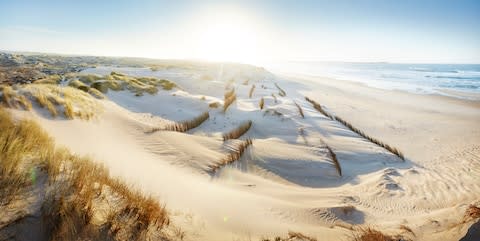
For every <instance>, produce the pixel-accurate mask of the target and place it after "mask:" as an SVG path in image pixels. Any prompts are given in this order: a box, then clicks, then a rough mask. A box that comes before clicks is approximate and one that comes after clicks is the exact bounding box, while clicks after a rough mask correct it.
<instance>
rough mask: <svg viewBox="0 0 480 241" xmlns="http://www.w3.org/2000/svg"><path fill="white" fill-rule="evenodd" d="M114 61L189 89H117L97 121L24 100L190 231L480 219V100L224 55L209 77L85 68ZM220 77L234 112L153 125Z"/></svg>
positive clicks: (462, 227)
mask: <svg viewBox="0 0 480 241" xmlns="http://www.w3.org/2000/svg"><path fill="white" fill-rule="evenodd" d="M111 71H116V72H121V73H124V74H128V75H133V76H135V75H138V76H156V77H162V78H168V79H170V80H173V81H174V82H175V83H177V84H178V85H179V86H180V87H181V89H177V90H173V92H172V91H171V92H165V91H160V92H158V93H157V94H155V95H147V96H142V97H135V96H134V95H132V94H131V93H127V92H125V91H123V92H114V91H110V92H108V93H107V97H108V100H102V101H101V103H102V106H103V111H102V114H99V115H98V117H97V118H95V119H93V120H91V121H82V120H70V121H65V120H57V119H51V118H44V117H42V116H41V115H39V114H34V113H31V112H23V111H15V113H16V115H20V116H22V117H28V118H34V119H35V120H36V121H38V122H39V123H40V125H41V126H42V127H43V128H44V129H45V130H47V132H48V133H49V134H50V135H52V136H53V137H54V139H55V140H56V141H57V144H58V145H64V146H66V147H67V148H69V149H70V150H72V151H73V152H74V153H77V154H80V155H87V156H90V157H92V158H93V159H94V160H97V161H98V162H100V163H102V164H104V165H106V167H107V168H108V169H109V170H110V173H111V175H113V176H117V177H120V178H121V179H122V180H124V181H125V182H127V183H128V184H131V185H133V186H134V187H137V188H140V189H141V190H142V191H144V192H145V193H147V194H149V195H153V196H154V197H156V198H158V199H159V200H161V201H162V202H164V203H165V204H166V207H167V209H168V210H169V213H170V214H171V216H172V222H173V224H175V225H176V226H178V227H180V228H181V229H182V230H184V232H185V233H186V240H219V241H220V240H245V239H248V238H254V239H258V238H261V237H274V236H278V235H285V234H286V233H287V232H288V231H296V232H301V233H304V234H305V235H308V236H311V237H317V238H319V239H321V240H338V239H341V238H348V237H349V235H351V233H352V229H355V226H358V225H364V226H369V227H375V228H376V229H379V230H382V232H386V233H389V234H401V235H403V236H405V237H409V238H411V239H414V240H438V239H439V238H441V239H442V240H458V239H459V238H461V237H463V236H464V235H465V233H466V232H467V229H468V228H469V226H470V225H471V223H462V220H463V217H464V213H465V210H466V208H467V207H468V206H469V205H470V204H472V203H475V202H478V201H479V198H480V197H479V195H478V193H480V176H479V175H478V173H480V146H479V144H478V143H480V126H479V125H478V122H479V120H480V102H478V101H472V100H465V99H458V98H452V97H446V96H440V95H426V94H413V93H408V92H403V91H396V90H383V89H377V88H372V87H368V86H366V85H363V84H359V83H355V82H350V81H342V80H336V79H331V78H321V77H305V76H303V77H299V76H291V75H281V74H280V75H275V73H268V72H265V71H263V70H259V69H255V68H253V69H252V68H250V67H245V69H243V70H241V71H238V69H236V68H232V69H231V70H229V69H227V68H224V69H223V75H224V77H223V78H218V77H214V76H216V75H215V73H217V71H218V69H217V68H213V69H212V68H210V69H208V68H207V70H201V71H198V70H184V69H175V68H173V69H167V70H161V71H157V72H155V71H151V70H150V69H145V68H114V67H98V68H95V69H87V70H86V71H84V73H95V74H106V73H110V72H111ZM206 75H207V76H210V77H205V76H206ZM246 80H248V81H246ZM229 81H231V83H227V82H229ZM245 81H246V82H248V84H245ZM253 84H255V86H256V87H255V90H254V92H253V94H252V97H251V98H250V97H249V95H248V94H249V90H250V89H251V88H252V87H251V86H252V85H253ZM225 85H231V86H232V87H233V88H234V89H235V93H236V101H235V102H233V104H232V106H231V107H228V109H227V110H226V111H222V110H221V109H211V108H210V110H209V112H210V117H209V119H208V120H206V121H205V122H204V123H202V124H201V125H200V126H199V127H196V128H194V129H191V130H189V131H187V132H185V133H181V132H172V131H157V132H153V133H151V132H149V131H148V130H150V129H151V128H152V127H155V126H164V125H166V124H168V123H171V122H172V121H181V120H186V119H191V118H193V117H195V116H197V115H198V114H200V113H201V112H202V111H204V110H208V109H209V107H208V104H209V103H210V102H214V101H218V102H220V103H221V102H222V101H223V100H222V99H223V98H224V97H223V94H224V90H223V88H224V86H225ZM277 86H278V87H280V89H281V90H280V89H279V88H278V87H277ZM282 91H283V92H284V96H282V94H281V93H282ZM272 94H273V95H275V97H273V96H272ZM305 97H308V98H310V99H311V100H314V101H315V102H317V103H319V104H320V105H321V106H322V108H323V109H324V110H325V111H326V112H328V113H329V114H331V115H334V116H336V117H341V118H342V119H343V120H346V121H348V122H349V123H351V124H352V125H353V126H355V127H356V128H358V129H360V130H362V131H363V132H364V134H365V135H368V136H371V137H374V138H376V139H378V140H381V141H382V142H383V143H386V144H388V145H389V146H392V147H395V148H397V149H398V150H400V151H401V152H402V153H403V156H404V160H403V159H401V158H399V156H397V155H395V154H392V153H391V152H390V151H388V150H387V149H385V148H383V147H381V146H379V145H377V144H375V143H372V142H371V141H369V140H367V139H366V138H365V137H362V136H361V135H359V134H357V133H355V132H353V131H352V130H351V129H349V128H348V127H346V126H345V125H343V124H342V123H340V122H339V121H337V120H335V119H331V118H329V117H326V116H325V115H323V114H322V113H320V112H319V111H318V110H317V109H315V108H314V106H312V104H311V103H310V102H308V101H306V100H305ZM261 98H263V99H264V103H265V107H264V109H263V110H261V109H259V107H258V102H259V100H260V99H261ZM295 103H297V104H298V106H300V108H301V109H302V112H303V115H304V117H303V118H302V116H301V115H300V114H299V109H298V108H297V106H296V105H295ZM246 120H251V121H252V123H253V124H252V127H251V128H250V130H248V131H247V133H245V134H244V135H243V136H242V137H240V138H239V139H238V140H228V141H224V140H222V138H221V135H222V133H225V132H226V131H228V130H231V129H233V128H235V127H236V126H238V125H239V124H241V123H243V122H244V121H246ZM246 138H251V139H252V140H253V144H252V146H251V147H248V149H247V151H246V153H244V154H243V155H242V157H241V159H239V160H238V161H235V162H234V163H232V164H229V165H225V166H221V167H220V168H219V169H217V170H216V171H215V172H214V173H213V174H212V172H211V169H209V168H210V166H211V165H212V164H214V163H215V162H216V161H217V160H219V159H221V158H222V156H224V155H225V153H228V152H229V151H231V150H234V149H235V146H236V145H237V144H238V143H240V141H242V140H245V139H246ZM327 147H328V148H327ZM329 150H330V151H332V152H333V153H334V154H335V155H336V158H337V159H338V162H339V165H340V167H341V172H339V170H338V168H336V167H335V165H333V163H332V160H331V158H332V154H331V152H330V151H329Z"/></svg>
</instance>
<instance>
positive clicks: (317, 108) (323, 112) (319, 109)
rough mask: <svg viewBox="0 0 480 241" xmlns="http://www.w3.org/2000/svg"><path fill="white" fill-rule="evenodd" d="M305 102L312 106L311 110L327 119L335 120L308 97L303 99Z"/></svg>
mask: <svg viewBox="0 0 480 241" xmlns="http://www.w3.org/2000/svg"><path fill="white" fill-rule="evenodd" d="M305 100H306V101H308V102H310V104H312V105H313V108H315V109H316V110H317V111H318V112H320V113H322V114H323V115H324V116H326V117H328V118H330V119H332V120H335V118H334V116H333V115H330V114H329V113H328V112H327V111H325V110H324V109H323V108H322V106H321V105H320V104H319V103H317V102H316V101H314V100H312V99H310V98H308V97H305Z"/></svg>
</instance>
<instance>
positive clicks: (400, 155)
mask: <svg viewBox="0 0 480 241" xmlns="http://www.w3.org/2000/svg"><path fill="white" fill-rule="evenodd" d="M305 99H306V100H307V101H308V102H310V103H311V104H312V105H313V107H314V108H315V109H316V110H318V111H319V112H320V113H322V114H323V115H325V116H327V117H328V118H330V119H332V120H335V121H338V122H340V123H341V124H342V125H344V126H345V127H347V128H348V129H350V130H351V131H353V132H355V133H357V134H358V135H359V136H361V137H363V138H365V139H367V140H369V141H370V142H372V143H374V144H376V145H378V146H380V147H383V148H384V149H386V150H387V151H389V152H390V153H392V154H394V155H396V156H397V157H398V158H400V159H402V160H405V156H404V155H403V153H402V152H401V151H400V150H398V149H397V148H395V147H392V146H390V145H388V144H386V143H384V142H382V141H380V140H379V139H377V138H374V137H372V136H369V135H367V134H366V133H365V132H363V131H362V130H360V129H358V128H356V127H355V126H353V125H352V124H351V123H350V122H348V121H346V120H344V119H343V118H341V117H339V116H334V115H332V114H330V113H328V112H326V111H325V110H324V109H323V108H322V106H321V105H320V104H318V103H317V102H315V101H314V100H312V99H310V98H308V97H305Z"/></svg>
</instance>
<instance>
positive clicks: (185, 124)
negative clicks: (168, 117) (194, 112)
mask: <svg viewBox="0 0 480 241" xmlns="http://www.w3.org/2000/svg"><path fill="white" fill-rule="evenodd" d="M208 118H210V114H209V112H208V111H205V112H203V113H202V114H200V115H199V116H197V117H195V118H193V119H191V120H186V121H181V122H177V123H174V124H172V125H168V126H166V127H165V128H163V129H162V128H158V127H155V128H152V129H150V130H148V131H146V133H154V132H157V131H160V130H165V131H178V132H186V131H188V130H191V129H193V128H196V127H198V126H200V125H201V124H202V123H203V122H205V121H206V120H207V119H208Z"/></svg>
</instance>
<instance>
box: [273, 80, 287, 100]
mask: <svg viewBox="0 0 480 241" xmlns="http://www.w3.org/2000/svg"><path fill="white" fill-rule="evenodd" d="M274 84H275V87H277V89H278V91H279V92H278V95H279V96H282V97H285V96H287V92H285V90H283V89H282V88H280V86H278V84H277V83H274Z"/></svg>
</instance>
